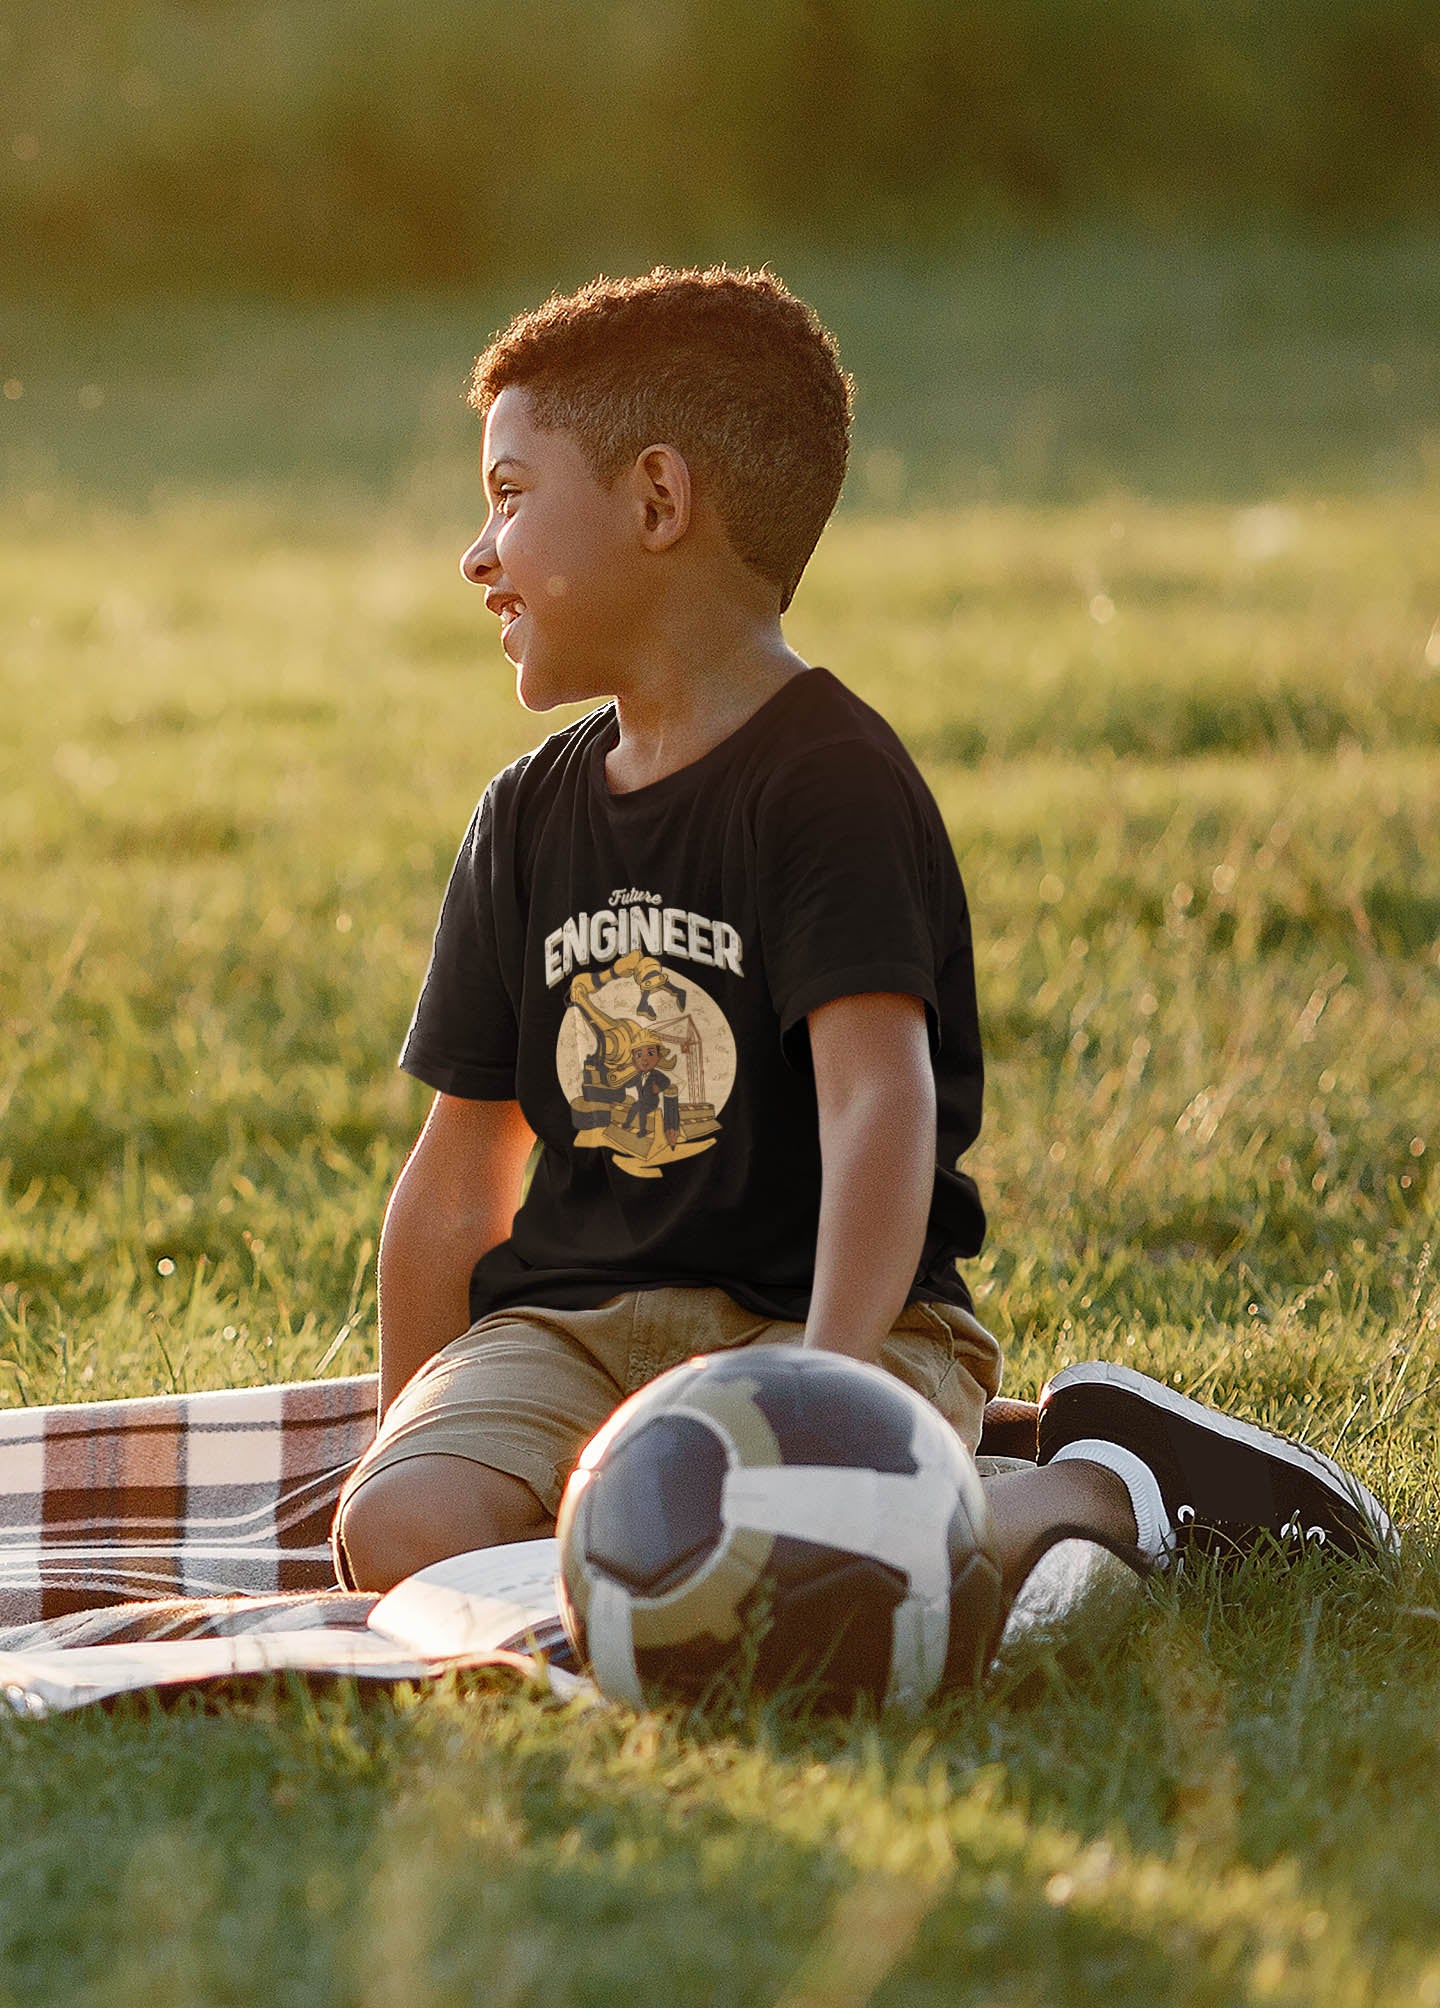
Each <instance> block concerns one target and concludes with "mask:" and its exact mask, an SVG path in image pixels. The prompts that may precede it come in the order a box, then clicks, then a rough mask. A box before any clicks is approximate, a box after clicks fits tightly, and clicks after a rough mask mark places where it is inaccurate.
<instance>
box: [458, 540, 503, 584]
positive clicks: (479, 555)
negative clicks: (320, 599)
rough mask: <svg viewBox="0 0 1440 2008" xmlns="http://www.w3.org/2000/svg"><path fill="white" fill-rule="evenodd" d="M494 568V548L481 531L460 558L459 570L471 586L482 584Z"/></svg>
mask: <svg viewBox="0 0 1440 2008" xmlns="http://www.w3.org/2000/svg"><path fill="white" fill-rule="evenodd" d="M494 569H495V556H494V549H493V546H492V545H491V543H490V540H489V538H488V537H487V536H486V535H485V533H484V532H483V531H482V532H481V534H480V535H479V536H478V537H477V538H476V539H475V542H474V543H473V544H472V545H471V546H470V548H469V550H468V551H467V552H466V553H465V555H464V557H463V558H462V559H461V560H460V571H461V575H462V577H464V578H467V579H468V580H469V581H470V583H471V585H472V586H483V585H484V583H485V581H486V580H487V579H488V578H489V576H490V574H491V573H492V572H493V571H494Z"/></svg>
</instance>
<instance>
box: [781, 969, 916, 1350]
mask: <svg viewBox="0 0 1440 2008" xmlns="http://www.w3.org/2000/svg"><path fill="white" fill-rule="evenodd" d="M807 1022H808V1024H809V1029H810V1054H811V1059H812V1062H813V1065H814V1070H815V1097H816V1101H817V1103H818V1105H819V1110H820V1160H821V1173H822V1177H821V1188H820V1231H819V1235H818V1237H817V1241H816V1247H815V1285H814V1289H813V1291H812V1293H811V1298H810V1316H809V1319H808V1320H807V1322H806V1326H805V1343H806V1345H810V1346H820V1347H823V1348H824V1349H825V1350H826V1351H828V1352H837V1353H849V1354H851V1355H853V1357H855V1358H856V1359H862V1360H872V1361H878V1360H879V1358H880V1351H881V1348H882V1347H883V1346H884V1344H885V1341H886V1339H887V1338H888V1337H889V1336H890V1330H891V1327H892V1326H893V1325H894V1323H895V1320H896V1318H897V1317H898V1316H899V1315H900V1312H901V1310H902V1308H903V1307H904V1304H905V1302H906V1299H907V1297H908V1296H909V1293H910V1288H911V1285H912V1284H913V1283H914V1281H915V1271H916V1269H917V1268H918V1267H919V1264H920V1252H921V1249H922V1247H923V1245H924V1240H925V1228H926V1223H927V1221H928V1220H929V1216H930V1200H931V1196H932V1194H933V1192H934V1187H935V1072H934V1068H933V1066H932V1065H931V1060H930V1040H929V1034H928V1030H927V1027H926V1023H925V1006H924V1004H923V1003H922V1002H921V1000H920V999H919V998H918V997H909V996H903V995H900V994H897V993H892V992H889V991H872V992H867V993H865V994H864V995H861V996H856V997H840V998H837V999H836V1000H835V1001H834V1002H833V1003H830V1004H823V1005H821V1007H820V1009H819V1010H818V1011H812V1012H811V1013H810V1015H809V1019H808V1021H807Z"/></svg>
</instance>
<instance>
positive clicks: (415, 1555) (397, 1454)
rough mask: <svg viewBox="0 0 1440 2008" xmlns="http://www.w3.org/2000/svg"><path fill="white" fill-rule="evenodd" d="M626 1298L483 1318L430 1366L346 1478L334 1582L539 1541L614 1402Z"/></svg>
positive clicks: (389, 1578)
mask: <svg viewBox="0 0 1440 2008" xmlns="http://www.w3.org/2000/svg"><path fill="white" fill-rule="evenodd" d="M632 1303H633V1299H631V1298H627V1297H621V1298H617V1299H614V1300H612V1301H611V1303H609V1304H606V1305H602V1306H600V1307H599V1308H598V1309H596V1310H591V1311H582V1312H565V1311H549V1310H539V1309H532V1308H530V1307H528V1306H526V1307H519V1308H517V1309H515V1310H514V1311H511V1312H500V1313H495V1314H493V1315H491V1316H490V1317H487V1318H482V1319H481V1321H480V1323H479V1324H478V1325H476V1326H475V1327H473V1328H472V1330H471V1331H469V1332H467V1333H465V1334H464V1336H463V1337H461V1338H459V1339H456V1340H455V1341H454V1342H453V1344H451V1345H448V1346H446V1347H444V1348H443V1349H442V1350H441V1351H440V1352H438V1353H437V1354H436V1355H435V1357H434V1358H433V1359H432V1360H429V1361H428V1362H427V1363H426V1365H425V1366H424V1367H422V1368H421V1370H420V1372H419V1373H417V1374H416V1375H415V1377H414V1379H413V1380H411V1381H410V1382H409V1383H408V1385H407V1386H406V1387H404V1388H402V1389H401V1391H400V1393H399V1394H398V1395H397V1396H396V1397H395V1400H394V1401H393V1402H392V1403H391V1404H390V1407H389V1408H388V1409H387V1411H386V1413H385V1417H384V1420H383V1422H382V1423H381V1426H380V1431H379V1434H378V1435H377V1437H376V1439H375V1442H374V1443H373V1444H372V1445H371V1447H370V1449H369V1450H368V1451H367V1452H366V1454H365V1456H364V1457H363V1458H362V1459H361V1460H360V1463H359V1464H358V1465H357V1466H356V1467H355V1469H354V1471H353V1472H352V1473H351V1474H350V1476H349V1478H348V1479H347V1480H346V1483H345V1487H344V1490H343V1491H342V1493H341V1495H340V1503H339V1506H338V1508H337V1509H336V1514H335V1524H334V1528H333V1531H332V1545H333V1547H334V1551H335V1566H336V1572H337V1574H338V1576H339V1578H340V1580H341V1581H342V1582H343V1583H347V1584H348V1585H350V1586H351V1587H353V1588H356V1589H372V1590H386V1589H390V1588H391V1587H392V1586H393V1585H394V1584H395V1583H397V1582H399V1581H401V1580H402V1578H403V1577H405V1576H408V1575H413V1574H414V1573H415V1571H416V1570H417V1569H422V1568H426V1567H428V1566H429V1564H431V1563H432V1562H438V1561H443V1560H445V1559H446V1558H447V1557H448V1556H451V1555H460V1554H465V1553H467V1552H468V1551H469V1550H471V1549H474V1548H488V1547H496V1546H499V1545H501V1544H503V1543H505V1542H508V1541H523V1540H530V1539H535V1538H538V1537H539V1536H540V1535H543V1534H548V1533H549V1531H550V1529H551V1527H552V1526H553V1524H554V1519H555V1513H556V1509H557V1507H558V1506H559V1503H560V1494H561V1492H562V1490H563V1489H564V1485H565V1479H566V1477H567V1475H568V1473H569V1470H570V1467H571V1465H572V1464H573V1463H574V1461H575V1458H576V1457H577V1456H578V1455H579V1453H580V1451H581V1449H582V1448H583V1447H584V1445H585V1444H586V1443H587V1442H588V1441H589V1439H590V1437H591V1436H593V1435H594V1433H595V1431H596V1430H597V1429H598V1428H599V1427H600V1425H601V1423H602V1422H604V1421H605V1420H606V1418H607V1417H608V1416H609V1415H610V1414H611V1413H612V1411H613V1410H614V1409H615V1407H616V1406H617V1404H618V1403H619V1402H620V1401H621V1400H623V1398H624V1395H625V1392H626V1371H627V1367H626V1361H627V1355H628V1346H629V1336H630V1331H631V1326H632V1323H633V1317H632V1311H631V1305H632Z"/></svg>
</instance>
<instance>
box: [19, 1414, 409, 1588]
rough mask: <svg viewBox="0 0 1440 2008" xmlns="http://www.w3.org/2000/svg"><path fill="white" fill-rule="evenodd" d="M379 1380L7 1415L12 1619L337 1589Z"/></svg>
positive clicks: (371, 1436)
mask: <svg viewBox="0 0 1440 2008" xmlns="http://www.w3.org/2000/svg"><path fill="white" fill-rule="evenodd" d="M375 1399H376V1395H375V1377H374V1375H373V1374H367V1375H363V1376H359V1377H356V1378H353V1379H347V1380H327V1381H299V1382H294V1383H291V1384H290V1385H288V1386H281V1387H260V1388H237V1389H234V1390H228V1389H227V1390H222V1391H220V1392H217V1393H211V1394H190V1395H173V1396H171V1395H157V1396H153V1397H148V1398H145V1399H142V1400H138V1401H108V1402H85V1403H77V1404H74V1405H66V1406H56V1407H51V1408H30V1409H11V1410H8V1411H0V1626H18V1625H29V1624H35V1623H39V1622H41V1621H42V1620H50V1619H54V1618H58V1617H63V1616H65V1615H66V1614H67V1613H70V1612H75V1611H82V1610H90V1609H93V1608H94V1607H95V1606H97V1605H109V1604H120V1603H128V1602H130V1601H132V1600H135V1599H138V1598H155V1597H187V1598H193V1597H217V1596H227V1595H236V1594H244V1595H247V1596H255V1595H259V1596H264V1595H273V1594H275V1593H276V1592H307V1591H316V1590H322V1589H333V1588H334V1587H335V1573H334V1567H333V1564H332V1562H331V1558H330V1546H329V1539H328V1535H329V1529H330V1520H331V1516H332V1515H333V1513H334V1510H335V1502H336V1500H337V1498H338V1497H339V1493H340V1486H341V1482H342V1480H343V1479H344V1477H345V1474H346V1473H347V1472H348V1471H349V1470H350V1468H351V1466H352V1465H353V1464H354V1463H355V1462H356V1460H357V1459H358V1458H359V1457H360V1455H361V1453H362V1452H363V1451H364V1450H365V1449H366V1447H367V1445H368V1444H369V1443H370V1441H371V1439H372V1438H373V1436H374V1434H375Z"/></svg>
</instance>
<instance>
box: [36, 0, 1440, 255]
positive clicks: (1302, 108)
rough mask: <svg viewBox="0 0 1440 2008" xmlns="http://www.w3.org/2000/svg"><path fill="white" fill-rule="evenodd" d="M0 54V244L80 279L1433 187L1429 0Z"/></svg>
mask: <svg viewBox="0 0 1440 2008" xmlns="http://www.w3.org/2000/svg"><path fill="white" fill-rule="evenodd" d="M0 59H3V60H0V78H3V82H0V124H3V125H6V126H8V127H9V131H10V145H9V148H8V158H7V159H6V160H5V163H4V175H3V179H0V234H3V236H4V237H5V239H6V240H7V241H8V243H9V244H10V246H11V253H12V256H15V257H16V258H18V259H19V260H21V261H23V262H25V263H26V264H28V265H29V266H30V267H31V268H32V269H39V270H42V271H44V272H45V273H47V274H55V273H63V274H64V275H65V276H66V278H67V280H68V281H69V282H70V283H71V284H73V285H75V286H77V287H80V288H83V289H85V290H89V291H93V290H95V289H96V288H99V289H100V290H102V291H105V290H108V289H109V288H110V286H111V284H112V282H113V275H114V274H115V273H117V272H120V273H124V274H125V275H127V276H133V275H137V274H138V275H143V276H146V277H150V278H157V279H160V280H162V281H165V282H175V281H190V282H195V283H214V282H217V281H218V282H220V283H221V284H223V285H225V286H227V287H231V286H235V285H242V286H255V285H266V286H271V287H279V288H280V289H282V290H285V289H291V290H294V291H296V292H298V293H300V294H301V295H309V294H311V293H313V292H315V291H317V290H329V289H333V288H336V287H340V288H346V289H348V288H351V287H353V286H355V285H356V284H361V285H366V286H371V287H373V286H377V285H378V286H382V287H389V286H394V285H397V284H402V285H403V284H414V283H422V284H423V283H432V282H435V281H443V282H448V283H454V282H461V283H465V282H470V281H473V280H474V279H476V278H477V277H480V276H483V275H492V274H494V273H497V272H499V271H512V270H518V271H519V272H520V273H521V274H522V275H523V276H524V277H525V278H526V279H529V280H532V281H533V279H534V278H536V277H537V276H540V275H543V276H545V277H546V278H548V277H550V276H551V275H552V274H553V272H554V270H555V264H556V261H557V259H559V260H565V259H571V260H574V259H577V258H578V259H579V260H580V261H581V262H589V261H592V260H593V259H594V258H595V257H596V255H597V253H603V254H605V255H609V256H618V257H621V258H623V259H624V260H625V261H627V262H630V263H634V262H635V261H637V260H641V261H644V260H648V259H650V258H652V257H654V256H656V255H661V254H663V255H665V256H667V257H669V258H671V259H673V258H675V257H676V256H677V255H692V256H693V255H698V254H700V253H701V252H702V251H705V250H710V249H714V248H725V247H728V248H729V249H731V250H732V251H733V250H734V249H735V248H736V247H737V246H738V245H740V244H741V243H742V242H743V243H749V242H751V241H753V239H754V237H755V234H756V233H761V234H762V235H766V236H769V237H772V238H773V236H774V234H775V233H776V232H777V231H778V232H779V233H780V234H781V235H782V236H784V237H788V238H790V239H792V240H793V239H797V238H798V239H799V240H800V241H802V242H805V243H808V244H813V245H816V246H819V247H822V248H825V249H828V250H831V251H835V250H841V251H843V252H844V253H845V255H846V256H847V258H848V257H849V256H852V255H853V254H854V253H855V252H856V251H857V250H860V249H862V248H863V249H870V250H873V249H881V250H883V249H886V248H892V247H894V246H896V245H897V244H903V245H904V246H905V248H906V251H907V253H908V254H910V255H913V254H914V253H915V252H916V251H918V250H921V249H924V250H928V251H930V252H932V253H933V251H934V250H935V248H936V246H937V245H941V244H943V243H945V242H946V241H948V240H950V239H951V238H953V235H954V233H955V232H956V230H957V229H958V228H963V227H964V226H966V225H968V224H973V223H974V222H976V221H977V220H978V221H997V222H1002V223H1017V222H1018V223H1027V222H1030V223H1033V222H1053V221H1055V220H1056V219H1059V218H1064V217H1074V216H1077V215H1079V216H1084V215H1090V214H1094V213H1099V212H1109V213H1113V214H1117V215H1123V216H1128V217H1130V218H1133V219H1136V220H1139V221H1142V222H1144V223H1146V224H1149V225H1156V226H1160V227H1170V226H1172V225H1173V224H1174V223H1175V222H1176V221H1177V220H1183V221H1187V222H1195V221H1208V222H1210V223H1218V224H1232V223H1234V222H1235V221H1237V220H1243V219H1246V218H1250V219H1253V218H1264V219H1270V220H1281V221H1301V222H1307V223H1318V224H1321V225H1324V226H1334V225H1337V224H1341V225H1343V224H1350V225H1360V226H1363V227H1367V228H1368V227H1372V226H1375V225H1380V224H1395V223H1402V222H1405V221H1407V220H1408V221H1415V220H1417V219H1423V218H1430V217H1433V214H1434V210H1435V205H1436V200H1437V197H1440V152H1437V149H1436V146H1435V129H1436V120H1437V114H1440V25H1437V22H1436V18H1435V11H1434V8H1433V6H1431V5H1429V4H1428V0H1290V4H1289V5H1286V6H1284V7H1275V6H1264V5H1262V4H1259V0H1005V4H1004V5H989V6H984V5H980V4H977V0H778V4H777V0H619V3H618V4H601V0H529V4H527V5H525V6H523V7H517V6H514V5H504V4H501V0H424V4H420V5H417V4H414V0H270V4H255V0H88V4H81V5H78V6H76V7H73V8H70V9H67V10H66V12H65V14H64V16H63V25H62V17H60V16H57V14H56V12H55V10H54V8H53V7H51V6H49V5H47V4H46V0H12V4H11V6H10V8H9V10H8V12H7V16H6V26H5V31H4V42H3V46H0Z"/></svg>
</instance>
